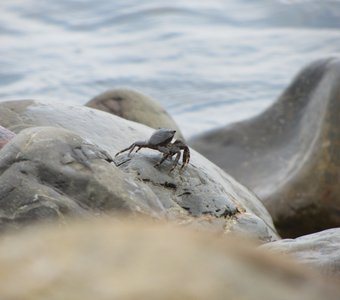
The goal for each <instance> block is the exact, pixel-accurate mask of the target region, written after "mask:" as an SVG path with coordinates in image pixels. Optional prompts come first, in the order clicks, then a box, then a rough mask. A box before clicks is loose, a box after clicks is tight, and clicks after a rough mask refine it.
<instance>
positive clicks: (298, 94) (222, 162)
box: [191, 58, 340, 237]
mask: <svg viewBox="0 0 340 300" xmlns="http://www.w3.org/2000/svg"><path fill="white" fill-rule="evenodd" d="M339 82H340V60H339V59H336V58H330V59H323V60H319V61H316V62H314V63H312V64H310V65H309V66H307V67H306V68H305V69H303V70H302V71H301V72H300V73H299V74H298V75H297V77H296V78H295V79H294V80H293V82H292V83H291V84H290V86H289V87H288V88H287V89H286V90H285V92H284V93H283V94H282V96H281V97H280V98H279V99H278V101H277V102H276V103H274V104H273V105H272V106H271V107H269V108H268V109H267V110H266V111H265V112H263V113H262V114H260V115H259V116H256V117H254V118H252V119H249V120H245V121H243V122H238V123H235V124H231V125H229V126H227V127H225V128H222V129H218V130H215V131H212V132H208V133H206V134H204V135H202V136H198V137H196V138H194V139H193V140H192V141H191V146H192V147H193V148H195V149H196V150H197V151H199V152H200V153H202V154H203V155H205V156H206V157H207V158H208V159H210V160H211V161H213V162H215V163H216V164H217V165H218V166H220V167H221V168H222V169H224V170H225V171H226V172H228V173H229V174H231V175H232V176H234V177H235V178H236V179H237V180H239V181H240V182H241V183H243V184H244V185H246V186H247V187H249V188H250V189H252V190H253V191H254V192H255V193H256V194H257V195H258V196H259V198H260V199H261V200H262V201H263V203H264V205H265V206H266V208H267V209H268V210H269V212H270V214H271V216H272V217H273V220H274V223H275V225H276V227H277V229H278V231H279V233H281V235H282V236H284V237H296V236H300V235H303V234H307V233H312V232H316V231H320V230H323V229H327V228H331V227H337V226H340V185H339V182H340V127H339V125H340V85H339Z"/></svg>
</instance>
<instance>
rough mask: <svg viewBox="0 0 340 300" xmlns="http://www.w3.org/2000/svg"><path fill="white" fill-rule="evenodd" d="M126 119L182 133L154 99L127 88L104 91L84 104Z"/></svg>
mask: <svg viewBox="0 0 340 300" xmlns="http://www.w3.org/2000/svg"><path fill="white" fill-rule="evenodd" d="M85 105H86V106H88V107H92V108H96V109H99V110H102V111H106V112H108V113H111V114H114V115H117V116H119V117H122V118H124V119H127V120H131V121H135V122H138V123H142V124H145V125H147V126H149V127H152V128H156V129H158V128H172V129H175V130H176V131H177V132H176V137H177V138H180V139H183V135H182V133H181V131H180V129H179V128H178V126H177V124H176V123H175V121H174V120H173V119H172V118H171V116H170V115H169V114H168V113H167V112H166V111H165V110H164V108H163V107H162V106H160V105H159V104H158V103H157V102H156V101H154V100H152V99H151V98H149V97H147V96H145V95H143V94H142V93H139V92H137V91H133V90H129V89H113V90H109V91H106V92H104V93H102V94H100V95H98V96H96V97H94V98H93V99H91V100H90V101H89V102H87V103H86V104H85Z"/></svg>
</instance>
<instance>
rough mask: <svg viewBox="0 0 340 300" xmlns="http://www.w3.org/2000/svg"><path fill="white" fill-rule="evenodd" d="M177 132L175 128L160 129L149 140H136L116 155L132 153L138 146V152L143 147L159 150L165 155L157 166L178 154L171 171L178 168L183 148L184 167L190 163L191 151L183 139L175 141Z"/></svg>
mask: <svg viewBox="0 0 340 300" xmlns="http://www.w3.org/2000/svg"><path fill="white" fill-rule="evenodd" d="M175 133H176V130H173V129H168V128H161V129H158V130H156V131H155V132H154V133H153V134H152V135H151V137H150V138H149V140H148V141H137V142H134V143H133V144H132V145H130V146H129V147H127V148H125V149H123V150H121V151H119V152H118V153H116V155H115V157H116V156H118V155H119V154H121V153H123V152H125V151H129V153H128V155H130V154H131V152H132V151H133V150H134V149H135V148H137V150H136V152H138V151H139V150H140V149H142V148H150V149H154V150H158V151H159V152H161V153H163V157H162V159H161V160H160V161H159V162H158V163H157V164H155V167H156V166H159V165H161V164H162V163H163V162H164V161H165V160H166V159H167V158H172V157H173V156H174V155H176V157H175V160H174V162H173V165H172V168H171V169H170V171H169V172H171V171H173V170H174V169H175V168H176V166H177V164H178V162H179V159H180V158H181V150H183V155H182V166H181V169H183V168H184V167H185V166H186V165H187V164H188V163H189V160H190V151H189V147H188V146H187V145H186V144H185V143H183V142H182V141H181V140H174V141H173V139H174V136H175Z"/></svg>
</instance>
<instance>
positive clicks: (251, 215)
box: [0, 101, 277, 241]
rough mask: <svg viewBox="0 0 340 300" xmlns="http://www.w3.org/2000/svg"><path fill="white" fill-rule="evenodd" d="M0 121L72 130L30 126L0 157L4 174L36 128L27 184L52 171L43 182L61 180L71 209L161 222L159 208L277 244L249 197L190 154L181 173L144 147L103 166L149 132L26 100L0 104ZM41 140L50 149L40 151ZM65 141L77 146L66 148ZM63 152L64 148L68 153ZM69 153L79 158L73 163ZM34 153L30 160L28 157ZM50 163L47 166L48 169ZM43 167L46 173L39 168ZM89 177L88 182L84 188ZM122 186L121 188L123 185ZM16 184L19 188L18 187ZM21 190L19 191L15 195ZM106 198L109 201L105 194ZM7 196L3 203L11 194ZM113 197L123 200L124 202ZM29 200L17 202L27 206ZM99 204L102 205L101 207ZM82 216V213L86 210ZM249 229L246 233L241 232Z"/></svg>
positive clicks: (16, 126)
mask: <svg viewBox="0 0 340 300" xmlns="http://www.w3.org/2000/svg"><path fill="white" fill-rule="evenodd" d="M0 117H1V118H2V121H3V123H4V124H5V126H7V127H8V128H10V129H11V130H13V131H17V132H19V131H20V130H22V128H24V127H34V126H58V127H62V128H64V129H67V130H70V131H72V132H69V131H68V133H67V136H68V135H69V134H71V136H70V137H68V138H67V140H65V138H60V137H59V135H61V136H62V137H63V136H64V134H63V132H64V131H63V130H64V129H57V128H56V129H54V130H59V131H60V134H59V133H58V132H50V130H52V129H48V130H47V129H39V128H36V129H34V128H32V129H30V130H31V131H22V132H21V133H20V134H19V135H18V137H17V138H15V139H13V140H12V141H11V142H10V143H9V144H7V145H6V146H5V147H4V148H3V149H2V151H0V158H1V157H3V160H5V162H4V163H3V164H4V165H5V166H8V168H11V167H12V166H19V165H18V164H17V161H16V159H18V157H19V159H20V157H24V158H25V157H26V156H27V155H26V154H25V155H24V154H20V153H21V152H23V151H24V150H25V151H26V150H27V151H28V150H30V148H29V147H26V146H25V147H23V146H21V147H19V149H20V150H17V151H15V149H17V148H18V146H15V145H16V143H17V142H16V139H18V138H19V137H20V135H21V134H24V137H23V138H25V141H26V140H27V141H29V142H27V143H28V145H29V146H31V143H33V144H32V145H33V146H34V145H37V142H36V139H37V137H36V135H35V131H34V130H38V132H39V134H42V136H43V138H40V140H41V143H40V146H38V145H37V146H36V148H37V150H35V148H34V149H31V150H30V151H31V152H30V160H32V161H33V162H35V161H36V160H38V161H40V160H41V162H40V163H39V165H40V169H39V170H40V171H39V173H37V175H34V174H32V176H33V179H32V180H36V181H38V182H41V181H42V178H45V173H48V172H50V169H52V170H53V172H54V173H53V172H50V173H51V178H54V177H55V176H59V178H60V179H59V180H60V181H62V182H66V183H64V184H66V187H65V189H63V190H62V192H63V193H62V195H63V196H65V197H69V198H71V199H73V200H74V201H75V202H76V204H79V203H85V204H86V205H90V204H91V205H92V206H91V209H92V210H93V209H96V206H97V205H98V206H100V207H104V209H103V210H106V207H109V208H111V207H112V209H111V210H110V211H112V210H114V206H115V205H116V203H119V204H117V206H118V207H119V208H120V207H121V206H124V207H125V206H126V203H130V204H131V205H130V204H129V205H127V206H128V207H129V209H127V210H128V211H136V210H137V209H135V208H131V206H132V205H136V203H140V208H141V210H143V211H144V212H145V213H146V214H151V212H153V213H155V214H156V215H157V216H163V210H164V211H165V213H164V214H165V216H166V217H167V218H170V219H175V220H180V221H181V222H182V223H184V224H188V225H190V226H193V227H197V228H202V229H203V228H204V229H207V230H210V229H211V230H214V231H220V232H240V233H244V232H247V233H250V232H251V235H252V236H253V237H255V238H258V239H260V240H263V241H270V240H275V239H277V234H276V231H275V229H274V227H273V224H272V220H271V217H270V215H269V214H268V212H267V211H266V209H265V208H264V207H263V205H262V204H261V202H260V201H259V200H258V199H257V198H256V196H255V195H254V194H252V193H251V192H250V191H249V190H248V189H247V188H245V187H243V186H242V185H240V184H239V183H238V182H236V181H235V180H234V179H233V178H232V177H230V176H229V175H227V174H226V173H225V172H223V171H222V170H221V169H220V168H218V167H217V166H215V165H214V164H212V163H211V162H210V161H208V160H207V159H205V158H204V157H202V156H201V155H200V154H198V153H197V152H195V151H194V150H192V151H191V160H190V164H189V165H188V166H187V167H186V168H185V169H184V170H182V171H181V170H180V169H179V168H176V169H175V170H174V171H173V172H169V170H170V168H171V164H172V162H171V161H170V160H168V161H165V162H164V164H162V165H161V166H160V167H154V165H155V164H156V163H157V162H158V161H159V160H160V159H161V157H162V155H161V154H160V153H159V152H157V151H154V150H151V149H142V150H141V151H139V152H138V153H136V154H133V155H131V156H128V155H127V154H126V153H123V154H121V155H119V156H117V157H116V158H114V159H113V162H112V163H110V158H109V157H114V155H115V154H116V153H117V152H118V151H119V150H121V149H123V148H126V147H127V146H129V145H130V144H132V143H133V142H135V141H137V140H147V139H148V138H149V137H150V136H151V134H152V133H153V132H154V130H153V129H151V128H149V127H146V126H144V125H142V124H138V123H134V122H131V121H128V120H124V119H121V118H119V117H116V116H114V115H111V114H107V113H104V112H101V111H98V110H94V109H91V108H87V107H75V106H62V105H61V104H58V105H55V106H54V105H45V104H41V103H37V102H34V101H14V102H3V103H0ZM46 130H47V131H46ZM72 134H73V135H74V136H73V137H72ZM45 139H46V140H47V141H48V143H50V147H47V148H46V146H45V144H44V140H45ZM54 139H57V140H60V139H61V140H62V144H63V145H65V146H64V147H61V146H58V145H56V144H55V142H53V141H54ZM73 140H77V141H78V142H77V143H76V144H72V143H73ZM38 141H39V139H38ZM86 143H88V144H90V145H93V146H91V147H95V148H90V149H87V148H86V147H85V146H83V145H84V144H86ZM11 145H13V146H11ZM24 145H25V143H24ZM94 145H96V146H94ZM10 147H12V148H11V149H10ZM39 147H40V148H41V149H40V148H39ZM65 147H66V149H69V150H68V152H67V151H66V150H65V149H64V148H65ZM84 147H85V148H86V149H84ZM45 148H46V149H45ZM76 149H78V150H77V151H76ZM5 150H6V151H5ZM18 151H19V152H18ZM92 152H94V154H93V155H94V156H93V155H92V154H91V153H92ZM11 153H12V154H11ZM18 153H19V154H20V155H18ZM74 153H75V154H76V155H78V156H79V157H78V158H77V159H76V162H74V160H75V158H74V155H75V154H74ZM11 155H12V156H11ZM35 155H36V156H38V157H37V158H35ZM88 156H90V158H91V159H90V158H88ZM8 157H12V160H8V159H9V158H8ZM25 160H26V159H24V161H25ZM92 161H93V162H92ZM60 162H61V163H60ZM51 164H52V166H53V168H52V167H50V165H51ZM65 164H66V165H68V164H71V165H73V164H75V168H76V169H77V170H78V169H80V170H81V171H82V172H80V173H76V172H75V171H73V172H71V171H67V170H68V168H66V171H67V172H66V171H65ZM98 164H99V165H98ZM44 165H46V168H47V171H46V170H44ZM97 165H98V166H97ZM86 166H88V168H87V167H86ZM4 170H5V167H4ZM90 170H92V171H90ZM65 172H66V173H65ZM2 176H4V174H3V175H2ZM70 176H71V178H72V180H73V181H74V184H73V185H74V186H75V187H74V189H72V190H70V187H69V184H68V182H69V180H70V179H69V177H70ZM84 176H86V180H85V183H84V182H83V181H84V180H83V178H84ZM116 176H117V177H118V181H117V183H116V179H115V178H116ZM13 177H15V176H13ZM92 177H94V178H93V180H94V183H93V184H91V185H90V186H91V188H89V187H88V185H89V184H90V183H89V182H92V181H91V180H92V179H91V178H92ZM11 180H13V179H10V180H7V179H6V180H5V179H4V180H3V181H2V182H3V185H4V186H8V185H9V187H8V189H9V190H10V189H11V187H12V185H13V183H12V181H11ZM0 181H1V177H0ZM78 182H79V183H78ZM98 182H99V183H98ZM126 182H127V183H128V185H127V186H126V185H125V186H124V185H123V184H124V183H126ZM17 185H18V186H19V187H20V184H19V183H18V184H16V186H17ZM27 186H28V185H26V187H27ZM47 186H48V188H52V190H54V189H56V188H57V189H59V186H58V185H57V184H56V183H55V182H54V181H53V179H51V181H48V182H47ZM26 187H25V188H26ZM25 188H23V189H22V194H23V195H24V191H25ZM102 191H105V193H104V195H103V196H100V197H99V196H97V193H99V195H102V193H103V192H102ZM33 193H34V192H32V194H33ZM111 194H112V195H114V197H113V196H112V197H111V196H109V195H111ZM9 195H10V196H9V197H11V195H13V194H11V193H10V194H9ZM121 197H125V198H124V200H121ZM111 198H112V199H116V200H112V199H111ZM31 199H32V198H28V199H27V200H25V201H28V202H30V201H32V200H31ZM10 201H13V200H12V198H8V199H7V200H6V201H4V202H10ZM89 201H92V202H91V203H89ZM106 201H109V203H108V204H106ZM110 201H113V202H114V203H111V202H110ZM0 202H1V201H0ZM97 202H98V203H97ZM110 203H111V204H110ZM85 211H88V209H87V206H86V207H85ZM161 213H162V214H161ZM255 220H256V221H255ZM250 227H251V228H252V229H251V231H250V230H247V228H250Z"/></svg>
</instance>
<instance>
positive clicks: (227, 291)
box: [0, 218, 340, 300]
mask: <svg viewBox="0 0 340 300" xmlns="http://www.w3.org/2000/svg"><path fill="white" fill-rule="evenodd" d="M339 295H340V291H339V289H338V286H336V285H332V284H331V283H327V282H325V280H324V279H322V278H320V277H319V276H317V275H316V274H314V273H313V272H310V271H309V270H306V269H305V268H304V267H303V266H299V265H297V264H294V263H293V262H291V261H288V260H285V259H283V258H280V257H279V255H277V254H276V255H275V256H274V255H272V254H271V253H267V252H265V251H264V250H262V251H259V250H255V249H254V247H252V246H250V245H244V244H242V243H240V241H237V240H235V239H230V238H227V237H225V238H223V239H221V238H219V237H217V236H216V235H211V234H203V233H202V232H200V233H198V232H189V231H187V230H185V229H184V228H178V227H177V228H175V227H174V226H170V225H169V224H167V225H161V224H158V223H156V222H152V223H146V222H141V221H140V222H136V221H135V222H133V223H132V222H129V223H126V219H125V222H123V221H121V220H113V219H112V218H111V219H110V220H109V219H104V220H103V219H101V220H100V221H96V220H91V221H89V222H86V223H85V222H81V223H70V224H68V225H67V226H51V225H49V226H46V225H45V226H39V227H33V228H32V227H30V228H27V229H26V230H23V231H22V232H19V233H17V234H15V235H14V234H6V235H3V236H1V238H0V298H1V299H21V300H25V299H35V300H40V299H44V300H45V299H73V300H87V299H91V300H92V299H97V300H104V299H105V300H106V299H147V300H149V299H198V300H199V299H244V300H272V299H289V300H295V299H296V300H300V299H308V300H319V299H320V300H321V299H327V300H337V299H339Z"/></svg>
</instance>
